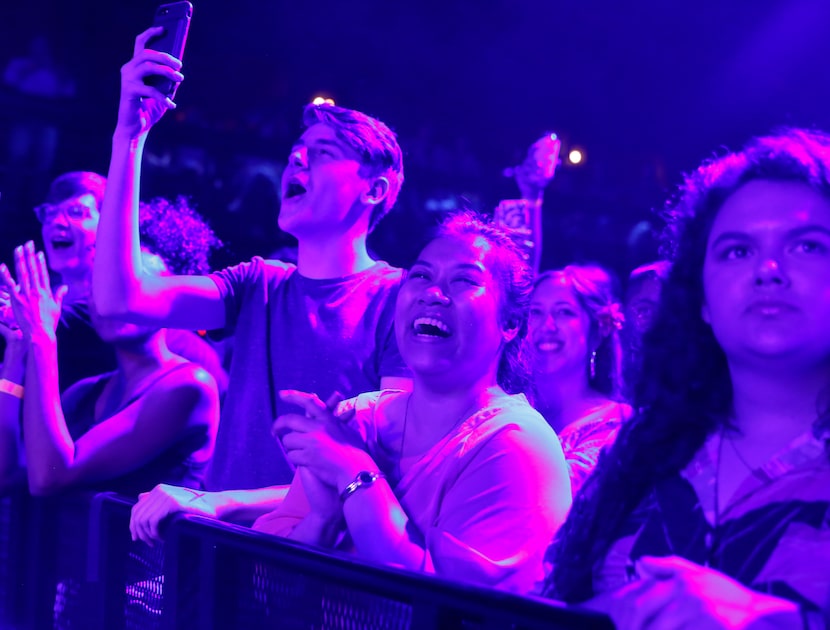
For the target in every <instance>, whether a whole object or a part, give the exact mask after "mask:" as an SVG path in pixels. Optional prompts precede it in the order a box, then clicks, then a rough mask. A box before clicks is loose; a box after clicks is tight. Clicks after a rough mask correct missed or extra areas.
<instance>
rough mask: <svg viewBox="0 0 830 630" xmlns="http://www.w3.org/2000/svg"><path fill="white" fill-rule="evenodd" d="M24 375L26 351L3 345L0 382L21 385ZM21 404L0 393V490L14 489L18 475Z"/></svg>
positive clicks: (14, 396)
mask: <svg viewBox="0 0 830 630" xmlns="http://www.w3.org/2000/svg"><path fill="white" fill-rule="evenodd" d="M25 371H26V349H25V346H24V345H23V344H22V343H14V342H10V343H8V344H7V345H6V352H5V354H4V356H3V367H2V369H0V378H2V379H5V380H6V381H8V383H9V384H14V385H22V384H23V380H24V374H25ZM22 403H23V401H22V400H21V399H20V398H18V397H17V396H16V395H14V394H13V393H10V392H0V490H4V489H6V488H8V487H11V486H13V485H15V483H16V482H17V481H18V480H19V476H20V475H19V472H20V452H21V447H22V444H21V440H20V414H21V411H22Z"/></svg>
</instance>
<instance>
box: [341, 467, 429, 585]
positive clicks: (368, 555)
mask: <svg viewBox="0 0 830 630" xmlns="http://www.w3.org/2000/svg"><path fill="white" fill-rule="evenodd" d="M343 515H344V516H345V518H346V527H347V528H348V530H349V534H350V535H351V537H352V541H353V542H354V545H355V548H356V549H357V552H358V554H359V555H360V557H361V558H365V559H367V560H371V561H374V562H379V563H382V564H391V565H394V566H398V567H403V568H406V569H411V570H414V571H420V570H423V569H424V568H425V567H426V566H428V564H429V563H427V562H425V560H426V554H427V551H426V549H425V546H424V543H423V542H422V541H416V540H412V538H411V535H412V534H415V535H417V536H419V537H420V534H419V533H418V532H414V531H413V529H412V526H411V525H410V524H409V517H408V516H407V515H406V513H405V512H404V511H403V508H402V507H401V505H400V503H398V499H397V497H395V494H394V493H393V492H392V488H390V487H389V484H388V483H387V482H386V480H385V479H379V480H377V481H375V482H374V483H372V484H371V485H370V486H368V487H365V488H359V489H358V490H357V491H355V492H354V493H353V494H352V495H351V496H349V497H347V498H346V500H345V502H344V503H343ZM408 526H409V527H408Z"/></svg>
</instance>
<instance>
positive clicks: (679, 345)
mask: <svg viewBox="0 0 830 630" xmlns="http://www.w3.org/2000/svg"><path fill="white" fill-rule="evenodd" d="M753 180H772V181H782V182H800V183H804V184H807V185H808V186H810V187H812V188H813V189H814V190H816V191H818V192H819V193H820V194H822V195H824V196H825V197H827V198H830V136H828V135H827V134H824V133H821V132H815V131H807V130H802V129H787V130H784V131H782V132H780V133H778V134H775V135H771V136H767V137H761V138H757V139H755V140H753V141H752V142H751V143H750V144H749V145H747V146H746V148H744V150H743V151H740V152H737V153H730V154H727V155H725V156H723V157H720V158H715V159H712V160H710V161H708V162H706V163H704V164H703V165H702V166H701V167H700V168H698V169H697V170H696V171H694V172H693V173H691V174H690V175H688V176H687V177H686V179H685V182H684V184H683V185H682V186H681V188H680V190H679V193H678V195H677V196H676V198H675V200H674V202H673V203H672V202H670V203H669V204H668V205H667V206H666V209H665V210H664V211H663V217H664V219H665V221H666V228H665V230H664V235H663V236H664V239H663V247H664V254H665V255H667V256H668V257H670V258H671V259H672V260H673V265H672V269H671V271H670V273H669V276H668V279H667V280H666V283H665V285H664V288H663V293H662V297H661V304H660V310H659V313H658V315H657V317H656V319H655V322H654V326H653V328H652V329H651V330H650V331H649V332H647V333H646V334H645V336H644V339H643V365H642V371H641V374H640V378H639V379H638V383H637V385H636V386H635V389H634V407H635V409H639V410H640V411H639V413H638V414H637V416H636V417H635V418H633V419H632V420H630V421H629V422H628V423H626V424H625V425H623V428H622V429H621V430H620V434H619V436H618V438H617V440H616V443H615V444H614V445H613V446H612V447H611V449H610V451H608V452H607V453H606V454H605V455H604V456H603V457H601V458H600V461H599V464H598V466H597V468H596V470H595V471H594V474H593V475H592V476H591V477H590V478H589V480H588V482H587V483H586V484H585V486H583V489H582V491H581V492H580V493H579V494H578V495H577V497H576V500H575V501H574V505H573V507H572V509H571V512H570V514H569V516H568V519H567V521H566V522H565V524H564V525H563V527H562V529H561V530H560V532H559V534H558V535H557V538H556V540H555V542H554V545H553V546H552V547H551V549H550V550H549V559H550V560H551V562H552V563H553V566H554V570H553V572H552V574H551V575H549V576H548V579H547V583H546V585H545V594H546V595H548V596H550V597H553V598H556V599H560V600H564V601H567V602H580V601H584V600H586V599H588V598H590V597H591V596H592V595H593V594H594V593H593V580H592V576H593V573H594V571H595V570H596V569H597V568H598V567H600V566H601V565H602V563H603V561H604V559H605V556H606V555H607V553H608V550H609V548H610V546H611V545H612V544H613V542H614V541H615V540H616V539H617V538H618V532H619V530H620V527H621V526H622V524H623V522H624V521H625V519H626V518H628V516H629V514H630V513H631V512H632V510H634V509H635V508H636V507H637V505H638V504H639V503H640V502H641V501H642V500H643V499H644V497H645V496H646V495H647V493H648V492H649V491H650V488H651V487H652V486H653V485H654V484H655V483H656V482H657V481H658V480H660V479H661V478H664V477H667V476H670V475H673V474H676V473H677V472H678V471H680V470H682V469H683V468H685V467H686V466H687V465H688V463H689V462H690V461H691V459H692V457H693V456H694V454H695V453H696V452H697V451H698V450H699V449H700V448H701V447H702V446H703V444H704V443H705V441H706V439H707V438H708V437H709V436H710V435H712V434H713V433H714V432H716V431H717V430H719V429H720V428H721V427H722V426H724V425H725V423H727V422H728V421H729V418H730V416H731V409H732V383H731V378H730V375H729V370H728V367H727V362H726V356H725V355H724V353H723V351H722V350H721V347H720V346H719V345H718V342H717V341H716V340H715V337H714V335H713V334H712V330H711V329H710V327H709V326H708V325H707V324H706V323H705V322H704V321H703V319H702V318H701V305H702V303H703V281H702V273H703V262H704V257H705V254H706V247H707V241H708V238H709V233H710V230H711V227H712V223H713V221H714V219H715V216H716V215H717V213H718V211H719V210H720V208H721V206H722V205H723V203H724V201H725V200H726V198H727V197H729V196H730V195H731V194H732V193H733V192H735V191H736V190H737V189H738V188H740V187H741V186H742V185H744V184H746V183H747V182H750V181H753ZM818 404H820V403H818V402H817V405H818ZM819 411H820V413H819V420H818V421H817V424H824V425H826V424H827V420H828V414H827V410H826V409H825V410H821V409H820V410H819ZM820 428H821V427H819V426H817V427H816V429H817V430H818V429H820Z"/></svg>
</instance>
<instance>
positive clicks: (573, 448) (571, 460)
mask: <svg viewBox="0 0 830 630" xmlns="http://www.w3.org/2000/svg"><path fill="white" fill-rule="evenodd" d="M631 414H632V409H631V406H630V405H626V404H625V403H619V402H614V401H613V400H609V401H607V402H605V403H603V404H602V405H599V406H597V407H595V408H593V409H591V410H590V411H589V413H588V414H586V415H585V416H583V417H582V418H580V419H579V420H577V421H576V422H572V423H571V424H569V425H568V426H566V427H565V428H564V429H562V430H561V431H560V432H559V442H560V443H561V444H562V452H563V453H564V454H565V461H566V462H567V464H568V472H569V473H570V476H571V492H572V494H573V495H574V496H576V493H577V492H579V489H580V488H582V485H583V484H584V483H585V480H586V479H588V477H590V475H591V473H592V472H593V471H594V468H596V466H597V461H598V460H599V454H600V453H601V452H602V450H603V449H604V448H605V447H606V446H610V445H611V444H613V442H614V440H615V439H616V438H617V433H619V430H620V426H621V425H622V423H623V421H624V420H628V419H629V418H630V417H631Z"/></svg>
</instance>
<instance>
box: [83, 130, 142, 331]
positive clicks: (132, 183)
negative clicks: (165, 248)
mask: <svg viewBox="0 0 830 630" xmlns="http://www.w3.org/2000/svg"><path fill="white" fill-rule="evenodd" d="M145 140H146V135H143V136H141V137H140V138H129V137H124V136H122V135H120V134H119V132H118V131H116V133H115V135H114V136H113V141H112V156H111V159H110V168H109V173H108V175H107V188H106V191H105V194H104V201H103V204H102V208H101V220H100V223H99V225H98V235H97V243H96V250H95V262H94V266H95V273H93V276H92V277H93V280H92V287H93V293H94V295H95V305H96V308H97V309H98V311H99V312H100V313H101V314H102V315H110V316H119V315H121V316H123V315H125V314H128V313H129V312H130V311H131V310H132V304H133V302H134V301H135V300H136V299H139V298H140V292H141V291H140V286H141V285H140V277H141V243H140V240H139V231H138V197H139V181H140V175H141V160H142V156H143V153H144V142H145Z"/></svg>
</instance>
